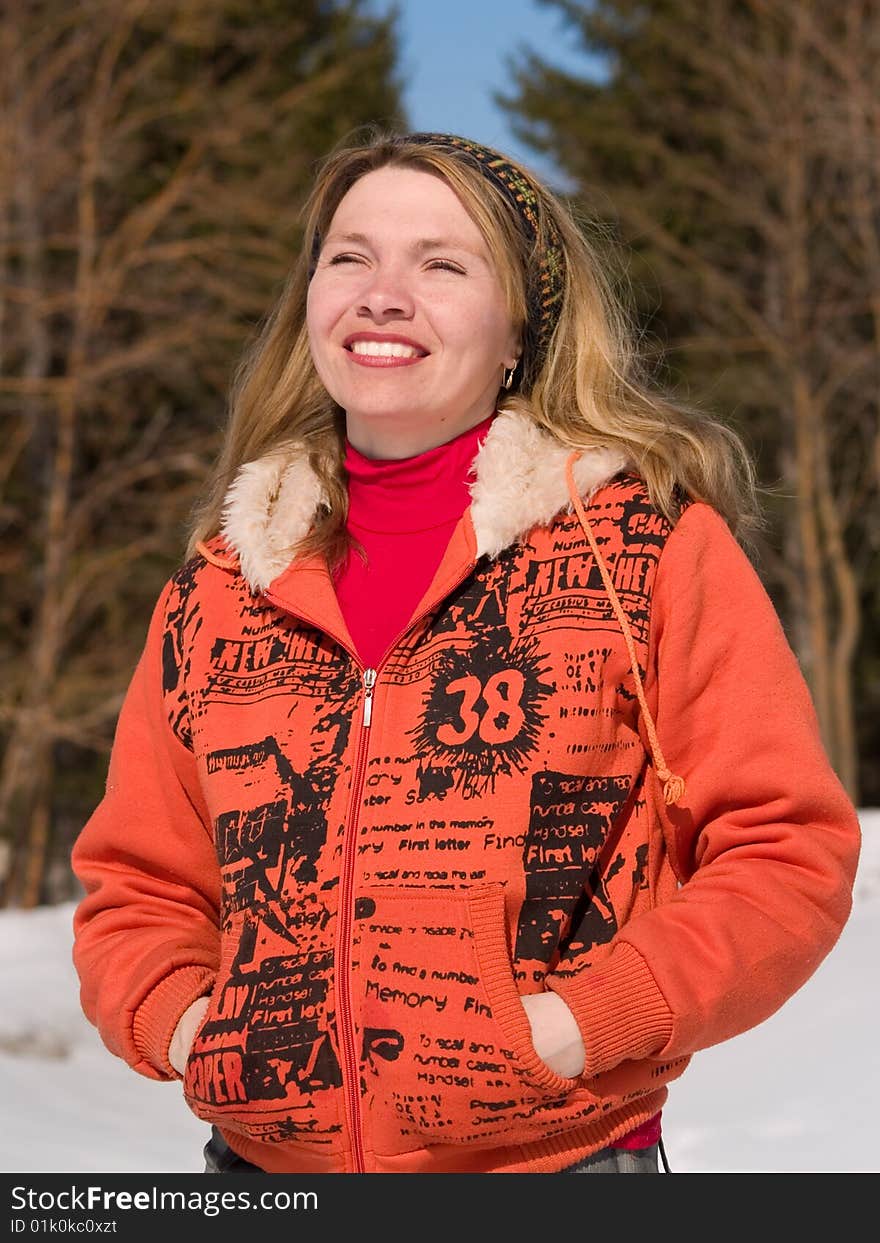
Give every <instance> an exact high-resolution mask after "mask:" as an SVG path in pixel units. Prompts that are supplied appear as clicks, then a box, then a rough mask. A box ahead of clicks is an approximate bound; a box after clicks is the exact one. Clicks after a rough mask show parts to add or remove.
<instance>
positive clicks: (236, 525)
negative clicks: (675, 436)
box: [221, 410, 627, 591]
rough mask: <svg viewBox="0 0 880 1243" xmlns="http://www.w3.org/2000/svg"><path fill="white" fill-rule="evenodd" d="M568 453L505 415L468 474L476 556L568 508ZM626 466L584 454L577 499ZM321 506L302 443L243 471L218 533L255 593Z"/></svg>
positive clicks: (612, 453) (613, 455)
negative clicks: (472, 476)
mask: <svg viewBox="0 0 880 1243" xmlns="http://www.w3.org/2000/svg"><path fill="white" fill-rule="evenodd" d="M570 452H571V450H570V449H568V448H567V447H566V446H565V445H562V444H559V442H558V441H556V440H555V439H554V438H553V437H552V436H550V435H548V433H547V432H544V431H542V430H541V429H540V428H538V427H536V426H535V424H534V423H532V421H531V420H530V419H528V418H526V416H525V415H522V414H518V413H516V412H514V411H509V410H507V411H502V412H501V413H499V414H498V415H497V416H496V418H495V420H494V421H493V423H492V426H491V427H490V428H489V432H488V434H487V435H486V438H485V439H484V441H483V443H482V445H481V446H480V449H479V452H478V453H477V456H476V458H475V459H474V464H473V466H472V467H471V473H472V474H473V475H474V476H475V481H474V483H473V484H471V489H470V490H471V519H472V521H473V524H474V532H475V534H476V538H477V555H478V556H484V555H486V556H489V557H497V556H498V554H499V553H500V552H501V551H502V549H504V548H508V547H509V546H510V545H511V544H513V543H515V542H516V541H517V540H519V539H521V538H522V537H523V536H525V535H527V534H528V532H529V531H530V530H531V529H532V528H533V527H535V526H546V525H547V524H548V523H549V522H550V521H551V520H552V519H553V518H555V516H556V515H557V514H558V513H559V512H560V511H561V510H563V509H565V508H567V507H570V500H569V496H568V487H567V484H566V479H565V463H566V459H567V458H568V455H569V453H570ZM626 465H627V459H626V457H625V456H624V455H623V454H622V453H620V452H619V451H617V450H615V449H587V450H585V451H584V452H583V453H582V454H581V456H580V458H579V459H578V460H577V462H576V463H575V467H574V477H575V482H576V483H577V486H578V489H579V490H580V493H581V495H582V496H583V497H586V498H589V497H590V496H591V495H592V494H593V493H594V492H595V491H596V490H597V489H598V488H600V487H602V485H603V484H605V483H607V482H608V481H609V480H610V479H611V478H613V477H614V475H616V474H617V473H618V472H619V471H621V470H623V469H624V467H626ZM325 499H326V498H325V495H324V490H323V488H322V487H321V484H320V483H319V481H318V478H317V476H316V475H315V473H314V471H313V470H312V468H311V466H310V465H309V458H308V452H307V451H306V447H305V445H304V444H302V443H298V444H293V445H288V446H287V447H286V448H285V449H284V450H276V451H274V452H272V453H270V454H268V455H267V456H266V457H263V458H259V459H258V460H257V461H255V462H248V463H246V464H245V465H244V466H242V467H241V469H240V470H239V472H238V474H237V475H236V477H235V480H234V481H233V483H232V484H231V486H230V488H229V490H228V492H227V493H226V499H225V502H224V507H223V527H222V532H221V533H222V535H223V537H224V539H225V540H226V542H227V544H229V545H230V546H231V547H232V548H234V549H235V551H236V552H237V553H238V556H239V560H240V562H241V569H242V573H243V574H244V576H245V578H246V579H247V581H248V583H249V584H250V586H251V587H252V588H253V589H254V590H255V591H262V590H264V589H265V588H266V587H268V586H269V584H270V583H271V582H272V580H273V579H274V578H277V576H278V575H279V574H280V573H281V571H282V570H284V569H286V568H287V566H288V565H289V564H290V561H291V559H292V556H293V549H294V547H295V545H296V544H297V543H298V542H299V541H300V540H301V539H302V538H303V536H304V535H305V534H306V533H307V532H308V530H309V527H310V526H311V524H312V521H313V520H314V517H315V513H316V511H317V509H318V507H319V505H321V504H322V503H324V502H325Z"/></svg>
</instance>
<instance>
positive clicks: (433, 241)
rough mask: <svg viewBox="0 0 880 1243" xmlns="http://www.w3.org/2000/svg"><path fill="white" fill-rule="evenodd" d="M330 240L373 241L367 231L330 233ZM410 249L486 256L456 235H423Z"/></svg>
mask: <svg viewBox="0 0 880 1243" xmlns="http://www.w3.org/2000/svg"><path fill="white" fill-rule="evenodd" d="M330 242H355V243H357V244H360V245H362V246H370V245H372V243H371V242H370V239H369V238H368V237H367V235H366V233H328V234H327V237H326V238H325V239H324V244H325V245H327V244H328V243H330ZM410 250H412V251H413V252H415V253H416V254H421V253H423V252H424V251H426V250H463V251H465V253H466V254H469V255H473V256H474V257H475V258H477V259H485V256H484V255H483V254H481V253H480V252H479V251H476V250H474V249H472V247H470V246H468V245H467V244H466V243H465V242H462V241H459V240H458V239H456V238H454V237H422V238H419V240H418V241H417V242H413V243H412V245H411V246H410Z"/></svg>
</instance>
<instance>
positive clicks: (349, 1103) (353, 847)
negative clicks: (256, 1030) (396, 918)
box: [336, 669, 376, 1174]
mask: <svg viewBox="0 0 880 1243" xmlns="http://www.w3.org/2000/svg"><path fill="white" fill-rule="evenodd" d="M375 685H376V670H375V669H365V670H364V672H363V686H364V712H363V717H362V720H361V733H360V738H359V739H358V750H357V759H356V761H355V769H354V777H353V779H352V783H351V796H350V802H349V807H350V813H349V818H348V824H347V826H346V832H345V837H344V839H343V849H342V877H341V880H340V887H339V925H338V932H337V945H338V947H339V950H338V960H337V963H336V991H337V1002H338V1004H337V1013H336V1022H337V1027H338V1031H339V1043H340V1046H341V1047H340V1053H341V1055H342V1058H343V1061H344V1064H345V1069H344V1072H343V1075H342V1082H343V1085H344V1089H345V1112H346V1117H347V1120H348V1127H349V1131H350V1132H351V1144H352V1154H353V1156H354V1172H355V1173H356V1174H363V1173H364V1172H365V1170H366V1162H365V1160H364V1138H363V1132H362V1127H361V1090H360V1073H361V1072H360V1058H359V1057H358V1051H357V1046H356V1044H355V1027H354V1007H353V1005H352V1001H351V937H352V925H353V923H354V874H355V866H356V864H357V838H358V834H357V809H358V808H359V807H360V803H361V792H362V791H363V787H364V778H365V776H366V771H367V745H368V741H369V736H370V722H371V720H372V718H373V688H374V687H375Z"/></svg>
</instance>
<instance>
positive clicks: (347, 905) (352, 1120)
mask: <svg viewBox="0 0 880 1243" xmlns="http://www.w3.org/2000/svg"><path fill="white" fill-rule="evenodd" d="M473 568H474V567H473V565H469V566H468V567H467V569H466V570H465V572H464V573H463V574H460V575H459V576H458V578H457V579H456V580H455V582H454V583H452V584H450V585H449V586H448V587H447V589H446V592H445V593H444V597H445V596H448V595H449V593H450V592H451V591H454V590H455V588H456V587H458V586H459V584H461V583H463V582H464V580H465V579H466V578H467V576H468V575H469V574H470V573H472V571H473ZM264 594H265V598H266V599H267V600H269V601H270V602H271V603H272V604H274V605H275V606H276V607H277V608H279V609H281V610H283V612H285V613H288V614H292V615H293V616H298V617H300V619H301V620H302V621H305V622H306V623H308V624H309V625H312V626H317V627H318V629H323V627H322V626H321V625H320V623H319V622H317V621H316V620H315V619H314V618H311V617H308V616H307V615H305V614H302V613H296V612H295V610H293V609H290V608H288V607H287V606H286V605H285V604H284V603H283V602H282V601H281V600H279V599H277V598H276V597H275V596H273V595H271V594H270V593H269V592H265V593H264ZM423 616H424V614H423V613H420V614H419V616H418V617H413V618H411V619H410V622H409V624H408V625H407V627H406V629H405V630H402V631H401V633H400V634H399V635H398V636H397V638H396V639H395V640H394V642H393V643H392V644H391V646H390V647H388V648H387V649H386V650H385V653H384V655H383V656H382V659H381V660H380V661H379V662H378V665H377V666H376V668H375V669H363V670H362V671H361V682H362V685H363V689H364V709H363V715H362V717H361V732H360V737H359V738H358V749H357V757H356V760H355V769H354V776H353V778H352V785H351V794H350V798H349V815H348V819H347V822H346V825H345V836H344V838H343V846H342V873H341V876H340V881H339V918H338V925H337V938H336V944H337V946H338V952H337V959H336V963H335V977H336V995H337V1007H336V1030H337V1032H338V1034H339V1046H340V1049H339V1052H340V1056H341V1058H342V1071H343V1073H342V1083H343V1092H344V1095H345V1114H346V1121H347V1123H348V1127H349V1130H350V1131H351V1144H352V1156H353V1158H354V1171H353V1172H354V1173H355V1174H364V1173H366V1160H365V1157H364V1137H363V1129H362V1126H361V1089H360V1059H359V1058H358V1053H357V1045H356V1043H355V1025H354V1007H353V1005H352V1000H351V933H352V927H353V924H354V878H355V870H356V864H357V818H358V817H357V810H358V808H359V807H360V801H361V793H362V791H363V786H364V779H365V777H366V771H367V748H368V746H369V739H370V723H371V721H372V719H373V693H374V691H375V688H376V679H377V677H378V673H379V670H380V669H381V668H382V667H383V665H384V664H385V662H386V660H387V659H388V657H389V656H390V655H391V653H392V652H393V651H394V649H395V648H396V647H397V645H398V643H399V642H400V640H401V639H402V638H403V637H404V635H405V634H407V632H408V631H409V630H411V629H412V627H413V626H414V625H416V624H417V623H418V622H420V621H421V619H422V617H423ZM336 641H337V642H339V640H338V639H337V640H336ZM340 646H341V647H344V648H345V650H346V651H347V652H348V654H349V656H351V658H352V660H353V661H354V662H355V664H356V665H358V666H360V661H359V659H358V657H357V653H356V652H353V651H352V650H351V649H350V648H348V647H347V646H346V645H345V644H340Z"/></svg>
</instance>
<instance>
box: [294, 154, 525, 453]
mask: <svg viewBox="0 0 880 1243" xmlns="http://www.w3.org/2000/svg"><path fill="white" fill-rule="evenodd" d="M307 322H308V331H309V343H310V346H311V352H312V358H313V359H314V363H315V367H316V369H317V372H318V375H319V376H320V378H321V380H322V382H323V384H324V386H325V387H326V389H327V391H328V392H329V393H330V395H331V397H333V399H334V400H335V401H336V402H338V404H339V405H340V406H342V408H343V409H344V410H345V412H346V422H347V432H348V438H349V440H350V441H351V443H352V444H353V445H354V447H355V448H356V449H358V450H360V452H361V453H364V454H365V455H366V456H368V457H376V458H403V457H411V456H413V455H414V454H416V453H421V452H424V451H425V450H426V449H430V448H433V447H434V446H435V445H439V444H444V443H446V441H448V440H451V439H453V437H455V436H457V435H459V434H460V433H461V432H464V431H466V430H467V429H468V428H470V427H474V426H476V424H477V423H480V422H481V421H482V420H483V419H485V418H488V416H489V415H490V414H491V413H492V411H493V410H494V408H495V400H496V398H497V396H498V390H499V387H500V385H501V381H502V373H503V368H504V367H512V366H513V365H514V362H515V360H516V358H517V357H518V356H519V342H518V339H517V333H516V331H515V328H514V325H513V323H512V321H511V317H510V314H509V312H508V309H507V304H506V300H505V297H504V291H503V289H502V287H501V283H500V281H499V279H498V276H497V274H496V272H495V268H494V265H493V263H492V259H491V256H490V254H489V250H488V248H487V246H486V243H485V241H484V240H483V236H482V234H481V233H480V230H479V229H478V228H477V225H476V224H475V223H474V221H473V220H472V219H471V217H470V216H469V215H468V213H467V212H466V211H465V209H464V207H463V206H462V203H461V201H460V200H459V198H458V197H457V195H456V194H455V192H454V191H453V190H452V189H450V187H449V186H448V185H447V183H446V182H445V181H442V180H441V179H440V178H439V177H435V176H433V175H432V174H431V173H425V172H421V171H419V170H417V169H409V168H393V167H388V168H379V169H376V170H375V171H374V172H371V173H367V174H365V176H363V177H361V178H360V180H359V181H357V182H355V184H354V185H353V186H352V187H351V189H350V190H349V191H348V193H347V194H346V195H345V197H344V198H343V199H342V201H341V202H340V204H339V206H338V208H337V209H336V212H335V214H334V216H333V219H332V221H331V222H330V226H329V228H328V230H327V235H326V237H325V238H324V239H323V247H322V250H321V254H320V256H319V259H318V265H317V268H316V271H315V274H314V276H313V277H312V281H311V284H310V286H309V295H308V314H307Z"/></svg>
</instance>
